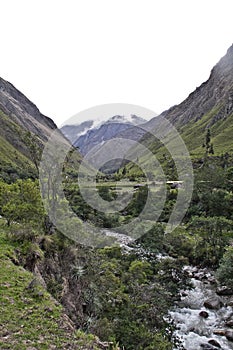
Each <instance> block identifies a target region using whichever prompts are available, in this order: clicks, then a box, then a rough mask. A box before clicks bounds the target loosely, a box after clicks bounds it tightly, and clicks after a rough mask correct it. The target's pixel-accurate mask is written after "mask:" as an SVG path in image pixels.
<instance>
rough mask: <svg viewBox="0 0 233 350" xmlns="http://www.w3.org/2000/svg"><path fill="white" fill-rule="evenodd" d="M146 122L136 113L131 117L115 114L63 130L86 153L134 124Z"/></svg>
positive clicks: (65, 127)
mask: <svg viewBox="0 0 233 350" xmlns="http://www.w3.org/2000/svg"><path fill="white" fill-rule="evenodd" d="M144 122H145V120H144V119H142V118H140V117H138V116H136V115H131V116H130V117H125V116H120V115H115V116H113V117H111V118H110V119H108V120H106V121H103V122H100V123H99V124H97V125H96V123H95V122H94V121H88V122H85V123H82V124H80V125H77V126H76V125H74V126H73V128H72V126H64V127H62V129H61V131H62V132H63V133H64V135H65V136H66V137H67V138H68V139H69V140H70V141H71V142H72V143H73V144H74V146H75V147H78V148H79V150H80V152H81V153H82V154H83V155H85V154H86V153H88V152H89V151H90V150H91V149H92V148H93V147H95V146H98V145H101V144H103V142H105V141H107V140H111V139H113V138H114V137H116V135H118V134H119V133H121V132H123V131H125V130H127V129H129V128H131V127H132V126H137V125H140V124H142V123H144ZM75 133H76V136H77V137H76V140H74V134H75Z"/></svg>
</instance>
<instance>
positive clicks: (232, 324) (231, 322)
mask: <svg viewBox="0 0 233 350" xmlns="http://www.w3.org/2000/svg"><path fill="white" fill-rule="evenodd" d="M225 325H226V326H227V327H230V328H233V319H229V320H227V321H226V322H225Z"/></svg>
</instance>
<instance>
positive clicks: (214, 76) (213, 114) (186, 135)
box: [143, 45, 233, 157]
mask: <svg viewBox="0 0 233 350" xmlns="http://www.w3.org/2000/svg"><path fill="white" fill-rule="evenodd" d="M161 116H163V117H165V118H166V119H168V120H169V121H170V122H171V123H172V124H173V125H174V126H175V127H176V128H177V130H178V131H179V132H180V135H181V136H182V138H183V140H184V141H185V143H186V146H187V147H188V149H189V151H190V154H191V155H192V156H193V157H201V156H203V154H204V152H205V150H204V149H203V147H202V145H203V142H204V141H205V134H206V133H207V130H208V129H209V130H210V135H211V142H212V143H213V148H214V154H215V155H221V154H222V153H226V152H228V153H233V144H232V135H233V45H232V46H231V47H230V48H229V49H228V51H227V53H226V55H225V56H224V57H223V58H221V59H220V61H219V62H218V63H217V64H216V65H215V66H214V67H213V69H212V70H211V73H210V77H209V79H208V80H207V81H206V82H204V83H203V84H201V86H199V87H198V88H196V90H195V91H194V92H192V93H191V94H190V95H189V96H188V97H187V98H186V99H185V100H184V101H183V102H182V103H181V104H179V105H176V106H173V107H171V108H170V109H169V110H167V111H165V112H163V113H162V114H161ZM156 125H157V120H156V118H153V119H151V120H150V121H149V122H147V123H146V124H144V125H143V127H145V129H146V130H148V131H149V130H151V129H153V128H155V127H157V126H156ZM153 142H154V141H152V143H153ZM152 148H153V147H152Z"/></svg>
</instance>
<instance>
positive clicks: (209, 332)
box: [102, 229, 233, 350]
mask: <svg viewBox="0 0 233 350" xmlns="http://www.w3.org/2000/svg"><path fill="white" fill-rule="evenodd" d="M102 232H103V233H104V234H105V235H106V236H109V237H114V238H115V239H116V242H117V243H118V244H119V245H120V246H121V247H122V248H123V249H124V250H126V251H131V250H132V249H134V248H132V247H130V243H132V242H133V239H132V238H131V237H129V236H126V235H124V234H120V233H118V232H116V231H112V230H106V229H105V230H103V231H102ZM162 257H163V256H162ZM158 258H161V256H160V255H159V254H158ZM185 269H186V273H187V272H188V273H189V275H190V278H191V282H192V285H193V288H192V289H188V290H181V291H180V293H181V300H180V301H179V302H178V303H177V304H176V305H175V306H174V307H173V308H172V310H170V311H169V314H168V317H167V320H169V322H171V323H172V324H173V325H174V326H175V329H176V330H175V331H174V333H173V337H174V339H177V340H178V342H177V345H176V346H175V347H174V349H173V350H216V349H223V350H233V339H232V341H229V340H228V339H227V338H226V336H225V335H226V332H229V334H232V336H233V328H230V327H227V326H226V322H227V321H229V320H231V322H232V326H231V327H233V308H232V306H233V296H232V297H223V296H222V297H220V296H218V295H217V294H216V284H215V279H214V276H213V274H212V273H211V272H210V271H207V270H204V269H197V268H196V267H191V266H187V267H186V268H185ZM230 298H231V302H232V304H231V306H229V305H228V302H229V300H230ZM208 300H210V301H211V300H212V301H214V303H215V304H218V305H213V306H214V308H212V309H211V308H210V307H206V306H205V305H204V304H206V303H205V302H206V301H208ZM217 333H218V334H217ZM220 334H221V335H220Z"/></svg>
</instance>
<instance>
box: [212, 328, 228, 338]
mask: <svg viewBox="0 0 233 350" xmlns="http://www.w3.org/2000/svg"><path fill="white" fill-rule="evenodd" d="M213 333H214V334H215V335H221V336H223V337H224V336H225V333H226V331H225V330H224V329H215V330H214V331H213Z"/></svg>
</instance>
